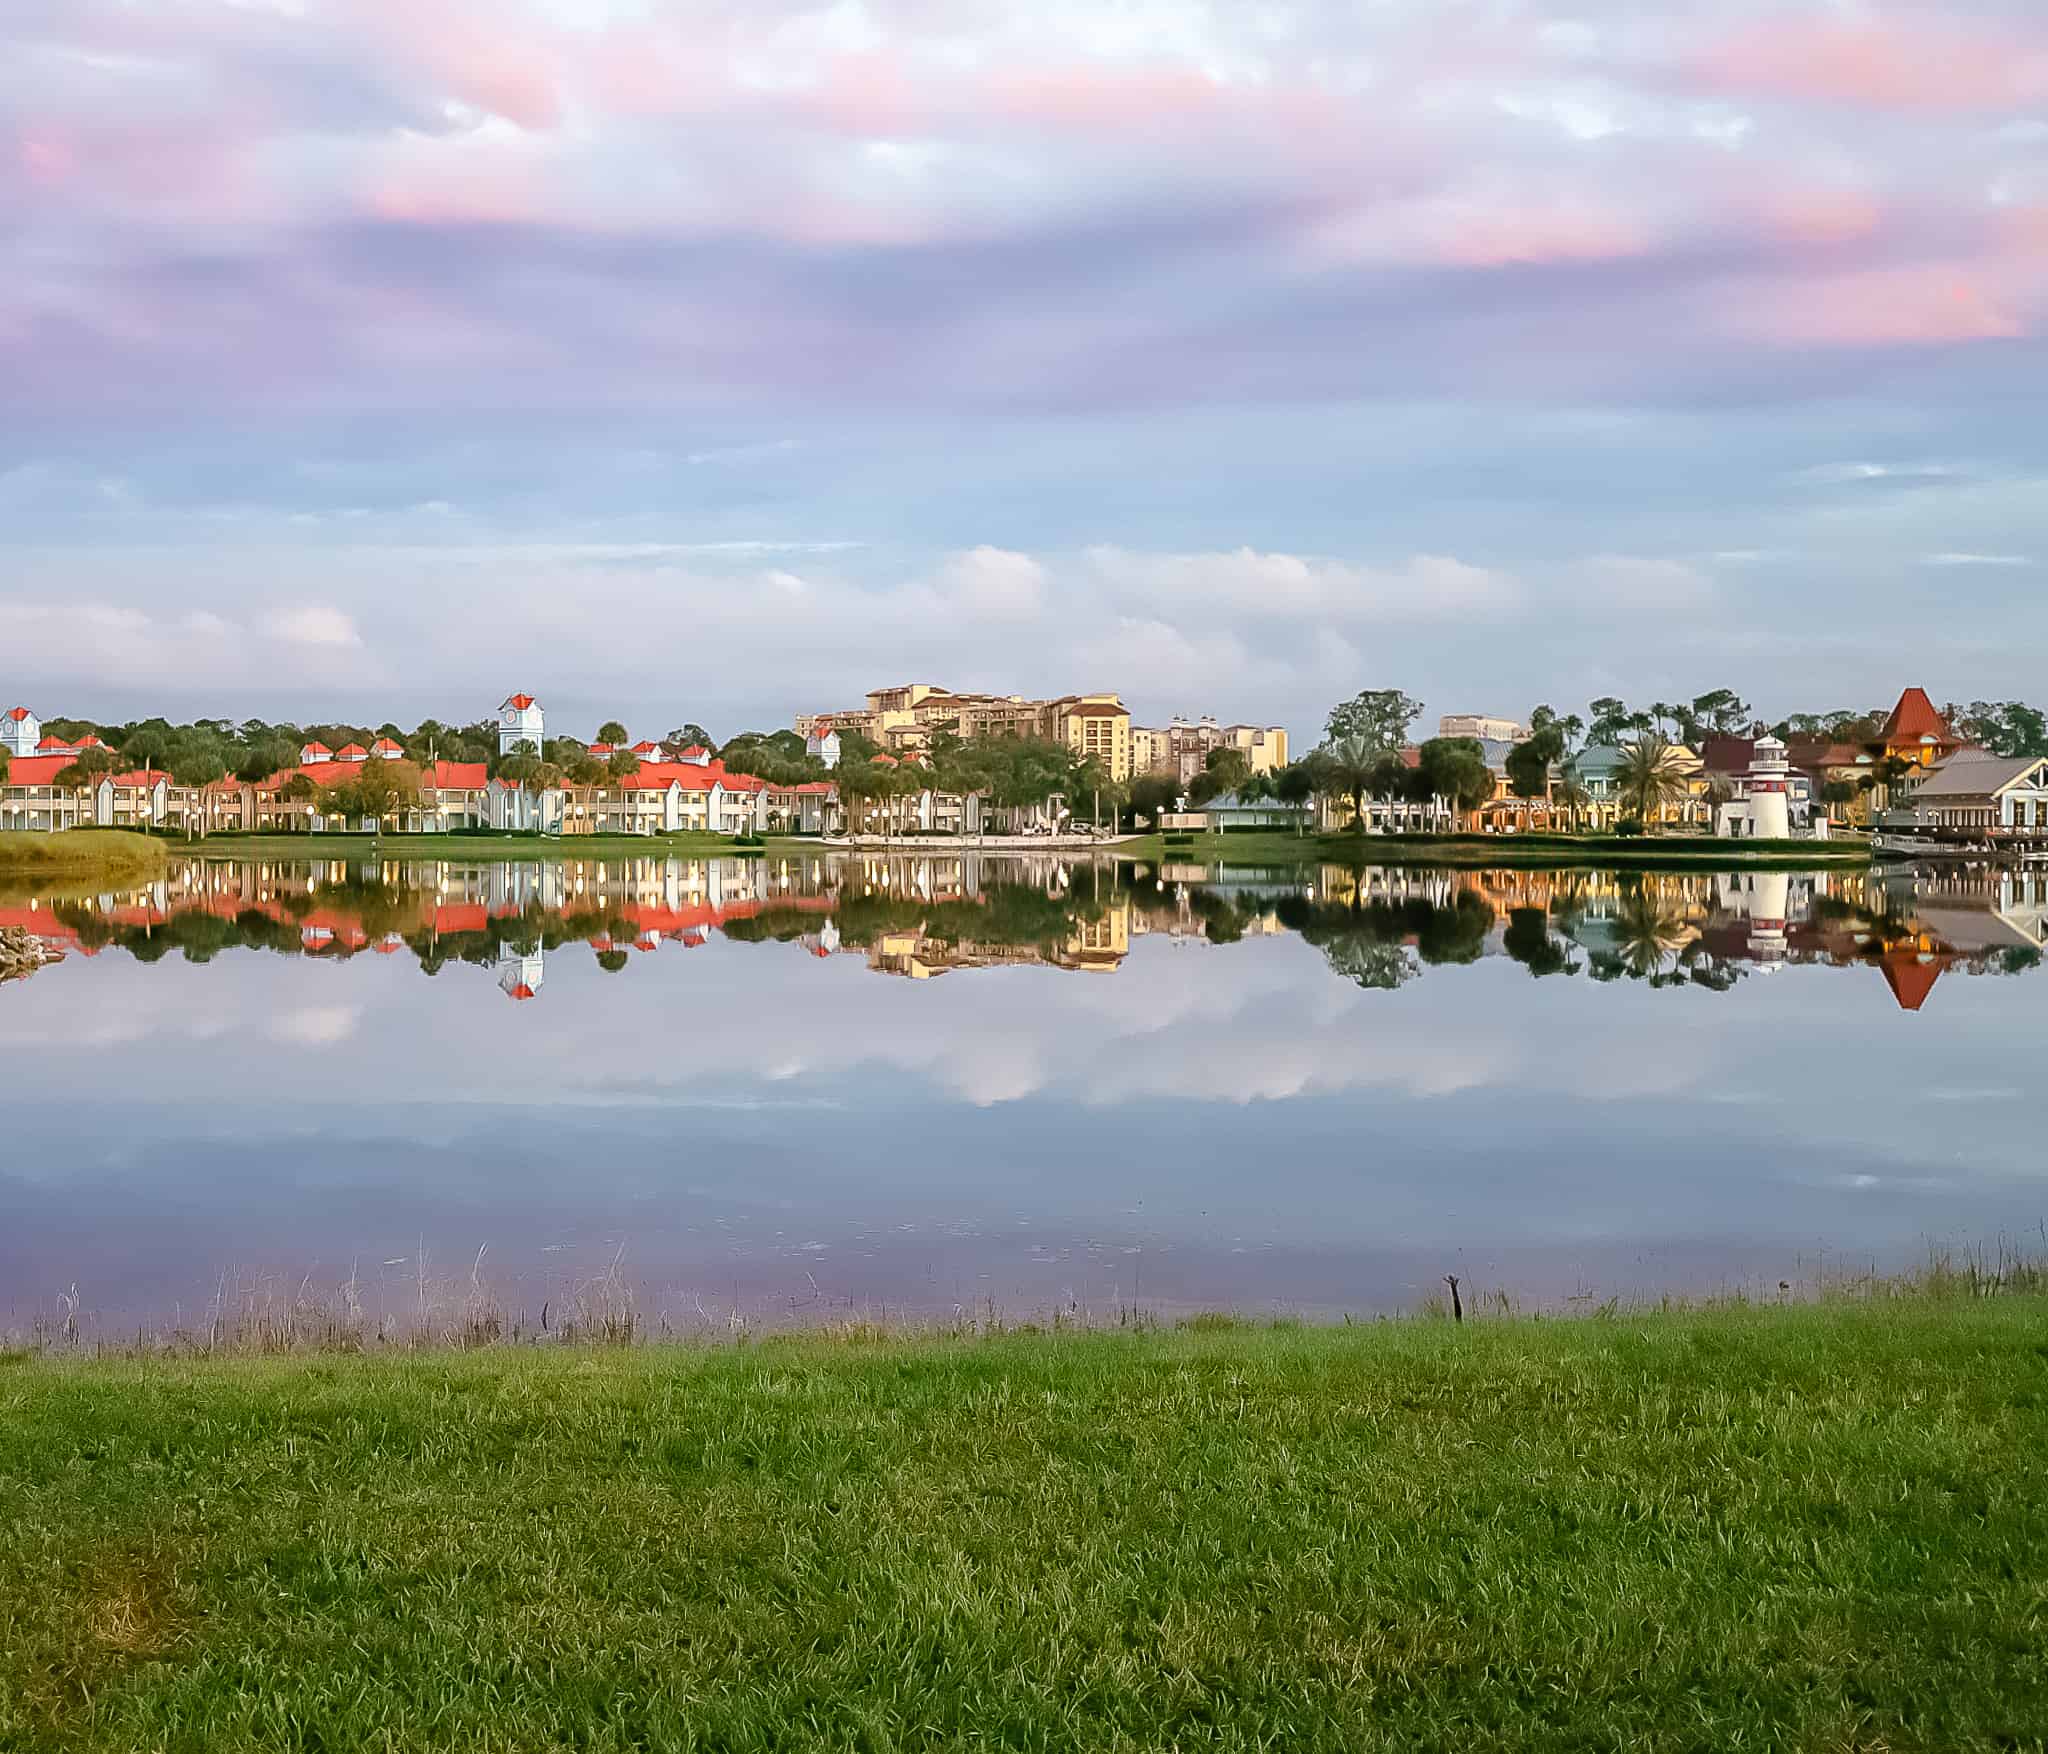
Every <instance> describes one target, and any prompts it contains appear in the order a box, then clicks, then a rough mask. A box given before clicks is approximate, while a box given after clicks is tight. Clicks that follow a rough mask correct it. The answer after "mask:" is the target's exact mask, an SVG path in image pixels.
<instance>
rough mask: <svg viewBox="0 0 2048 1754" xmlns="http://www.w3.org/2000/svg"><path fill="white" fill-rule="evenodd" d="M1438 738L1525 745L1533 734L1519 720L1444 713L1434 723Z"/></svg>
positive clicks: (1475, 714) (1476, 714)
mask: <svg viewBox="0 0 2048 1754" xmlns="http://www.w3.org/2000/svg"><path fill="white" fill-rule="evenodd" d="M1436 734H1437V735H1438V736H1439V737H1476V738H1477V739H1478V740H1479V741H1480V742H1482V743H1526V742H1528V741H1529V738H1530V737H1531V735H1533V733H1532V732H1531V731H1530V729H1529V727H1528V726H1527V725H1525V724H1523V723H1522V722H1521V720H1519V719H1494V718H1488V717H1487V716H1486V715H1485V714H1484V713H1445V714H1444V715H1443V717H1442V718H1440V719H1438V720H1437V722H1436Z"/></svg>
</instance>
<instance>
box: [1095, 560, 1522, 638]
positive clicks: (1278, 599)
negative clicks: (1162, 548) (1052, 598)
mask: <svg viewBox="0 0 2048 1754" xmlns="http://www.w3.org/2000/svg"><path fill="white" fill-rule="evenodd" d="M1085 559H1086V563H1087V565H1088V568H1089V570H1090V571H1091V573H1092V574H1093V576H1094V578H1095V580H1096V581H1097V582H1098V583H1099V584H1100V585H1101V586H1102V587H1104V589H1105V591H1106V592H1107V593H1108V594H1109V595H1110V596H1111V597H1112V598H1120V599H1122V600H1123V601H1124V602H1126V603H1128V604H1130V605H1132V606H1133V607H1145V608H1150V609H1154V610H1156V611H1158V612H1160V613H1161V614H1162V615H1164V616H1166V617H1168V618H1170V619H1172V620H1173V621H1174V622H1175V623H1176V624H1180V623H1183V622H1184V621H1185V620H1186V619H1187V618H1188V617H1189V616H1190V615H1195V616H1199V615H1201V614H1203V613H1205V612H1209V613H1213V612H1215V611H1219V610H1220V611H1224V612H1227V613H1230V614H1233V615H1249V616H1255V617H1261V618H1274V617H1295V618H1307V619H1328V620H1334V621H1360V620H1367V619H1370V620H1385V619H1393V620H1399V621H1438V620H1453V619H1457V618H1458V617H1461V616H1463V615H1465V614H1468V613H1470V612H1472V611H1475V610H1502V609H1507V608H1510V607H1512V606H1514V605H1515V604H1516V603H1517V602H1518V600H1519V597H1520V587H1519V586H1518V584H1517V582H1516V581H1515V580H1514V579H1513V578H1512V577H1511V576H1510V575H1508V574H1506V573H1501V572H1496V571H1494V570H1493V569H1491V568H1489V567H1483V566H1474V565H1471V564H1470V563H1469V562H1466V561H1462V560H1457V559H1455V558H1453V557H1452V556H1449V555H1443V554H1417V555H1414V556H1412V557H1410V559H1408V560H1407V561H1406V562H1405V563H1403V564H1402V565H1400V566H1396V567H1390V568H1378V567H1368V566H1358V565H1354V564H1351V563H1349V562H1346V561H1341V560H1334V559H1331V558H1329V557H1327V556H1322V555H1303V554H1284V553H1266V552H1261V551H1259V550H1257V549H1252V548H1237V549H1230V550H1225V551H1214V552H1209V553H1196V554H1144V553H1139V552H1136V551H1134V550H1131V549H1128V548H1114V547H1098V548H1091V549H1089V550H1088V551H1087V554H1086V556H1085Z"/></svg>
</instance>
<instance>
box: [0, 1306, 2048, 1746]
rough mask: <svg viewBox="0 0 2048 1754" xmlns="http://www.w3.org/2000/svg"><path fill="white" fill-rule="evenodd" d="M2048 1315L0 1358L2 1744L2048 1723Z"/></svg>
mask: <svg viewBox="0 0 2048 1754" xmlns="http://www.w3.org/2000/svg"><path fill="white" fill-rule="evenodd" d="M2044 1652H2048V1300H2044V1299H2042V1298H2039V1297H2030V1296H2001V1297H1996V1298H1986V1299H1979V1300H1969V1299H1961V1298H1958V1299H1950V1300H1929V1299H1904V1300H1898V1301H1884V1300H1872V1301H1858V1302H1823V1303H1820V1304H1813V1305H1804V1306H1799V1307H1791V1308H1784V1309H1742V1308H1733V1309H1721V1310H1712V1311H1705V1312H1693V1313H1683V1314H1675V1313H1674V1314H1647V1315H1640V1316H1626V1315H1625V1316H1616V1317H1611V1318H1601V1319H1586V1320H1577V1321H1570V1320H1567V1321H1529V1320H1504V1321H1497V1322H1484V1321H1475V1322H1467V1323H1466V1324H1465V1325H1464V1326H1462V1327H1453V1326H1452V1325H1450V1324H1448V1323H1444V1322H1409V1323H1397V1324H1384V1325H1376V1326H1373V1327H1369V1328H1352V1329H1342V1328H1340V1329H1300V1328H1286V1327H1281V1328H1272V1327H1249V1326H1244V1325H1241V1324H1234V1323H1231V1322H1228V1321H1218V1320H1210V1321H1208V1322H1205V1323H1203V1324H1201V1326H1200V1327H1199V1328H1190V1329H1184V1330H1181V1331H1178V1332H1172V1333H1164V1334H1160V1333H1150V1334H1134V1335H1099V1334H1098V1335H1073V1334H1058V1333H1053V1334H1040V1335H1035V1336H1022V1337H1020V1336H1015V1335H1012V1336H1006V1337H1000V1338H984V1339H951V1340H940V1339H931V1340H915V1339H876V1338H873V1337H872V1336H862V1335H858V1334H854V1335H847V1336H841V1337H838V1338H832V1337H816V1336H814V1337H808V1338H802V1339H793V1340H785V1341H776V1342H770V1343H760V1344H755V1345H751V1346H744V1347H738V1348H731V1349H725V1350H712V1349H704V1350H696V1349H688V1348H680V1347H664V1346H651V1347H643V1348H637V1349H617V1350H611V1351H595V1350H585V1349H580V1348H550V1349H547V1350H514V1349H509V1348H502V1347H501V1348H494V1349H489V1350H485V1351H480V1352H476V1353H471V1354H463V1353H440V1354H429V1355H424V1356H395V1357H376V1358H354V1359H351V1358H341V1359H334V1358H319V1357H314V1358H290V1359H272V1360H260V1359H259V1360H243V1361H223V1362H165V1361H156V1362H143V1361H133V1362H123V1363H93V1364H84V1363H53V1362H49V1361H46V1360H36V1359H29V1358H27V1357H25V1356H21V1355H17V1356H16V1357H15V1358H14V1360H13V1361H11V1362H9V1361H6V1360H5V1359H4V1358H0V1748H6V1749H10V1750H13V1749H41V1748H51V1749H66V1748H102V1749H110V1750H111V1749H120V1750H130V1749H179V1750H184V1749H190V1750H206V1751H207V1754H230V1751H235V1750H254V1749H277V1748H297V1749H336V1750H341V1749H351V1750H352V1749H358V1748H361V1749H370V1748H375V1749H404V1750H414V1749H451V1750H452V1749H463V1750H514V1749H517V1750H527V1749H556V1748H576V1749H591V1750H599V1749H601V1750H625V1749H707V1750H708V1749H721V1750H741V1749H810V1748H830V1749H847V1750H882V1749H899V1750H907V1749H935V1748H949V1749H950V1748H977V1749H996V1748H1002V1749H1043V1750H1054V1749H1059V1750H1065V1749H1090V1750H1094V1749H1102V1750H1135V1749H1161V1750H1164V1749H1196V1748H1215V1749H1247V1750H1248V1749H1275V1750H1279V1749H1285V1750H1303V1749H1309V1750H1332V1751H1336V1750H1342V1751H1344V1754H1366V1751H1370V1750H1377V1749H1416V1750H1423V1749H1428V1750H1436V1749H1456V1750H1460V1751H1474V1750H1508V1749H1515V1750H1521V1749H1558V1750H1580V1749H1613V1750H1624V1749H1625V1750H1631V1751H1639V1750H1663V1749H1671V1750H1679V1749H1684V1750H1718V1749H1728V1748H1755V1749H1765V1748H1769V1749H1781V1748H1794V1749H1815V1750H1820V1749H1828V1750H1836V1749H1841V1750H1846V1749H1867V1750H1876V1749H1887V1750H1908V1749H1919V1750H1929V1751H1933V1750H1943V1751H1955V1750H1971V1749H2006V1750H2018V1749H2039V1748H2041V1747H2042V1746H2043V1738H2044V1736H2048V1655H2044Z"/></svg>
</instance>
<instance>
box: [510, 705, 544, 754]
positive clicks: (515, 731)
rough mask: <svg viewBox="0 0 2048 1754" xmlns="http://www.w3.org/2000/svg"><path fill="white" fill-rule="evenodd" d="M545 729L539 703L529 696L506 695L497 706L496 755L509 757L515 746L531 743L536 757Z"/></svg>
mask: <svg viewBox="0 0 2048 1754" xmlns="http://www.w3.org/2000/svg"><path fill="white" fill-rule="evenodd" d="M546 727H547V715H546V714H545V713H543V712H542V711H541V710H540V702H539V701H537V700H535V699H534V698H533V696H532V695H530V694H508V695H507V696H506V697H505V698H504V700H503V701H501V702H500V703H499V705H498V753H499V754H500V755H510V754H511V753H512V750H513V747H514V746H515V745H516V744H520V743H531V744H532V745H533V750H534V753H535V754H536V755H538V754H539V753H540V749H541V734H542V732H543V731H544V730H545V729H546Z"/></svg>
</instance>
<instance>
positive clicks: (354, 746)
mask: <svg viewBox="0 0 2048 1754" xmlns="http://www.w3.org/2000/svg"><path fill="white" fill-rule="evenodd" d="M369 753H370V752H369V751H368V750H367V749H365V748H364V747H363V746H362V745H361V744H360V743H345V744H343V745H342V746H341V748H339V749H337V750H336V751H335V752H334V758H335V760H337V761H361V760H362V759H363V757H364V756H366V755H368V754H369Z"/></svg>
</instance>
